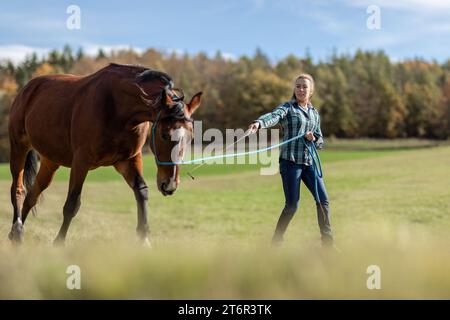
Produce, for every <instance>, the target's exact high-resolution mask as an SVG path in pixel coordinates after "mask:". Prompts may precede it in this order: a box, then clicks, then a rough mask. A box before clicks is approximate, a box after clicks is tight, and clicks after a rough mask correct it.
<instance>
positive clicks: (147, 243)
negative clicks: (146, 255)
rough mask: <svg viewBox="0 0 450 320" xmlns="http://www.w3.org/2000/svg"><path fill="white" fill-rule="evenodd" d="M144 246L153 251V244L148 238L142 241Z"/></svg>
mask: <svg viewBox="0 0 450 320" xmlns="http://www.w3.org/2000/svg"><path fill="white" fill-rule="evenodd" d="M142 246H143V247H144V248H149V249H151V248H152V243H151V242H150V240H149V239H148V238H147V237H145V239H143V240H142Z"/></svg>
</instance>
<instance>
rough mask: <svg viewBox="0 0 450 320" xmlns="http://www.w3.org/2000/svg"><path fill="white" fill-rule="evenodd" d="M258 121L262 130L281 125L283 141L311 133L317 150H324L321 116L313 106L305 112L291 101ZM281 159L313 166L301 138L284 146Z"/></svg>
mask: <svg viewBox="0 0 450 320" xmlns="http://www.w3.org/2000/svg"><path fill="white" fill-rule="evenodd" d="M256 121H257V122H259V124H260V128H270V127H273V126H275V125H277V124H278V123H280V124H281V126H282V129H283V141H286V140H289V139H291V138H294V137H296V136H298V135H302V136H303V135H304V134H305V133H306V132H308V131H311V132H312V133H313V134H314V136H315V137H316V141H315V143H316V147H317V149H322V146H323V143H324V141H323V135H322V131H321V129H320V116H319V112H318V111H317V110H316V109H315V108H314V107H313V106H312V105H311V104H310V105H308V110H307V111H305V110H302V109H301V108H300V107H299V105H298V103H297V101H295V100H291V101H288V102H285V103H283V104H280V105H279V106H278V107H276V108H275V109H274V110H273V111H272V112H270V113H266V114H264V115H262V116H261V117H259V118H258V119H257V120H256ZM280 158H281V159H286V160H290V161H294V162H295V163H298V164H306V165H312V158H311V155H310V154H309V152H308V148H306V146H305V144H304V142H303V139H301V138H299V139H295V140H293V141H291V142H289V143H287V144H284V145H282V146H281V150H280Z"/></svg>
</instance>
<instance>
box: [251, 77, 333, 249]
mask: <svg viewBox="0 0 450 320" xmlns="http://www.w3.org/2000/svg"><path fill="white" fill-rule="evenodd" d="M313 93H314V79H313V77H312V76H311V75H309V74H301V75H299V76H298V77H297V79H296V80H295V86H294V93H293V95H292V98H291V100H290V101H288V102H285V103H283V104H281V105H279V106H278V107H277V108H275V110H273V111H272V112H270V113H267V114H264V115H262V116H261V117H259V118H258V119H257V120H255V121H254V122H253V123H251V124H250V126H249V129H250V130H251V132H252V133H255V132H257V131H258V130H259V129H261V128H270V127H273V126H275V125H276V124H278V123H280V124H281V126H282V127H283V132H284V137H283V140H284V141H286V140H289V139H291V138H294V137H296V136H298V135H303V136H304V139H305V140H303V139H295V140H293V141H291V142H289V143H287V144H284V145H283V146H281V150H280V174H281V179H282V182H283V191H284V195H285V198H286V202H285V206H284V208H283V211H282V212H281V215H280V218H279V220H278V223H277V226H276V229H275V234H274V236H273V239H272V242H273V243H274V244H280V243H281V242H282V241H283V235H284V233H285V231H286V229H287V227H288V225H289V222H290V221H291V219H292V217H293V216H294V214H295V212H296V211H297V208H298V205H299V202H300V183H301V181H303V182H304V184H305V185H306V187H307V188H308V189H309V191H310V192H311V194H312V195H313V197H314V198H315V200H316V206H317V219H318V222H319V228H320V233H321V239H322V244H324V245H332V244H333V236H332V232H331V226H330V210H329V201H328V194H327V191H326V189H325V184H324V181H323V180H322V178H321V177H318V176H317V175H316V174H315V172H314V168H313V159H312V156H311V154H310V152H309V151H308V148H307V146H306V143H315V145H316V147H317V148H318V149H321V148H322V145H323V136H322V131H321V128H320V116H319V113H318V111H317V110H316V109H315V108H314V107H313V106H312V104H311V97H312V95H313ZM306 141H309V142H306ZM316 185H317V190H316ZM316 191H317V193H316ZM316 195H317V197H318V199H316Z"/></svg>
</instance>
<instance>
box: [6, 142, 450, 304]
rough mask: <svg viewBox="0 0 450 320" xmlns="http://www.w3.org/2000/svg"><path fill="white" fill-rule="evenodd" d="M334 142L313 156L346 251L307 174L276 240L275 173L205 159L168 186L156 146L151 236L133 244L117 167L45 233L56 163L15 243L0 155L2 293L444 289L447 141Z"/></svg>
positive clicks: (254, 295)
mask: <svg viewBox="0 0 450 320" xmlns="http://www.w3.org/2000/svg"><path fill="white" fill-rule="evenodd" d="M339 143H340V144H341V145H339ZM339 143H336V144H331V145H330V148H329V150H327V151H323V152H321V158H322V162H323V167H324V174H325V181H326V185H327V189H328V193H329V195H330V203H331V210H332V211H331V214H332V226H333V228H334V232H335V237H336V243H337V246H338V247H339V249H340V252H336V251H332V250H325V249H323V248H321V246H320V242H319V231H318V226H317V221H316V214H315V205H314V201H313V199H312V197H311V195H310V194H308V193H307V191H306V190H305V189H306V188H304V186H303V187H302V194H301V198H302V200H301V205H300V209H299V211H298V212H297V215H296V216H295V217H294V219H293V221H292V223H291V225H290V226H289V229H288V233H287V236H286V241H285V244H284V246H283V247H281V248H272V247H271V246H270V239H271V236H272V232H273V229H274V226H275V223H276V221H277V219H278V216H279V213H280V211H281V209H282V206H283V202H284V199H283V194H282V190H281V181H280V177H279V175H278V174H276V175H273V176H261V175H260V174H259V171H258V166H256V165H211V166H204V167H202V168H201V169H200V170H198V171H196V172H195V176H196V179H195V180H191V179H190V178H189V177H188V176H187V175H186V171H187V170H188V169H189V167H187V166H186V167H183V168H182V182H181V186H180V188H179V190H178V191H177V192H176V193H175V195H174V196H172V197H163V196H162V195H161V194H160V193H159V192H158V191H157V188H156V183H155V170H154V167H155V165H154V160H153V159H152V158H151V157H146V159H145V177H146V180H147V183H148V185H149V186H150V200H149V203H150V224H151V230H152V234H151V238H152V243H153V248H152V249H146V248H143V247H140V246H139V245H138V244H137V240H136V236H135V232H134V230H135V225H136V206H135V201H134V197H133V193H132V191H131V190H130V189H129V188H128V186H127V185H126V184H125V182H123V181H122V178H121V176H119V175H118V174H117V173H116V172H115V171H114V169H112V168H101V169H98V170H96V171H93V172H92V173H90V175H89V177H88V181H87V183H86V184H85V187H84V189H83V195H82V206H81V209H80V211H79V213H78V215H77V217H76V218H75V219H74V221H73V223H72V226H71V229H70V230H69V235H68V239H67V243H66V247H65V248H54V247H53V246H52V245H51V241H52V240H53V238H54V237H55V235H56V233H57V231H58V229H59V227H60V223H61V221H62V207H63V204H64V200H65V196H66V190H67V185H68V183H67V177H68V172H69V171H68V170H67V169H64V168H63V169H61V170H59V172H58V175H57V177H56V178H55V181H54V182H53V184H52V185H51V186H50V187H49V189H48V190H47V191H46V192H45V199H44V201H43V202H42V203H41V204H40V205H39V206H38V215H37V217H30V218H29V220H28V221H27V224H26V225H25V243H24V245H23V246H22V247H20V248H17V247H13V246H11V244H10V243H9V241H8V240H7V234H8V232H9V229H10V227H11V214H12V208H11V204H10V200H9V188H10V178H9V177H10V176H9V168H8V166H7V165H0V190H1V192H0V298H7V299H12V298H32V299H55V298H63V299H75V298H113V299H115V298H149V299H319V298H322V299H332V298H343V299H347V298H361V299H391V298H400V299H404V298H412V299H416V298H426V299H427V298H430V299H431V298H443V299H449V298H450V273H449V272H448V270H450V250H449V249H448V248H449V245H450V233H449V231H450V208H449V202H450V201H449V199H450V188H449V186H450V183H449V182H450V147H449V146H445V145H444V146H432V145H431V144H426V143H423V142H420V143H416V142H408V143H406V144H402V143H400V144H398V143H397V142H396V143H390V144H386V143H383V142H372V141H363V142H361V141H356V142H349V141H344V142H342V141H340V142H339ZM371 146H372V147H371ZM405 146H406V147H405ZM190 167H191V168H192V167H193V166H190ZM69 265H78V266H80V268H81V286H82V289H81V290H68V289H67V288H66V279H67V277H68V274H66V268H67V267H68V266H69ZM370 265H378V266H379V267H380V269H381V289H380V290H369V289H368V288H367V286H366V281H367V278H368V277H369V275H368V274H367V273H366V270H367V267H368V266H370Z"/></svg>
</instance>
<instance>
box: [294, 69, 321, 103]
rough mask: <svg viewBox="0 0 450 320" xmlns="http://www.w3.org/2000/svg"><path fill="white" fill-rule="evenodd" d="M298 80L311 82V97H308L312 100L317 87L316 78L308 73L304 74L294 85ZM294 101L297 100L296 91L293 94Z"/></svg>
mask: <svg viewBox="0 0 450 320" xmlns="http://www.w3.org/2000/svg"><path fill="white" fill-rule="evenodd" d="M298 79H306V80H309V82H310V83H311V95H310V96H309V97H308V99H311V97H312V96H313V94H314V87H315V85H314V78H313V77H312V75H310V74H308V73H302V74H300V75H299V76H298V77H297V78H295V80H294V85H295V83H296V82H297V80H298ZM292 99H296V97H295V90H294V92H293V93H292Z"/></svg>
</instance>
